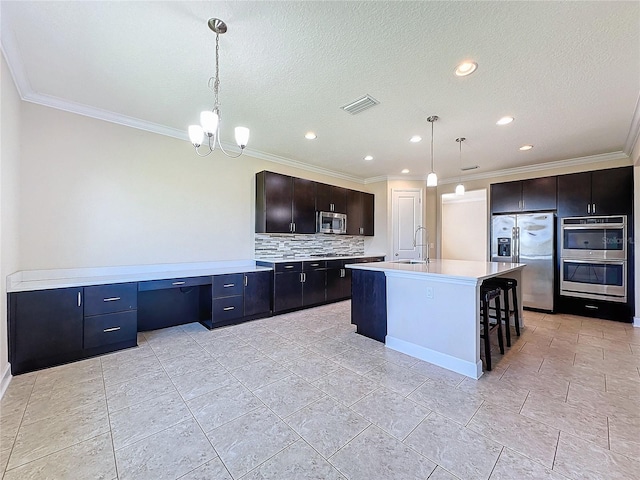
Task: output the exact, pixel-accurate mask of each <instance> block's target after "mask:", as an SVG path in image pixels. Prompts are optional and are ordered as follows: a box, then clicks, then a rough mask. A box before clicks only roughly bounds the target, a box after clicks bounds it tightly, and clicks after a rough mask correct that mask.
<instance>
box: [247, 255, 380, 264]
mask: <svg viewBox="0 0 640 480" xmlns="http://www.w3.org/2000/svg"><path fill="white" fill-rule="evenodd" d="M385 256H386V255H385V254H384V253H372V254H367V255H364V254H363V255H327V256H326V257H274V258H256V261H257V262H268V263H287V262H313V261H319V260H351V259H354V258H369V257H385Z"/></svg>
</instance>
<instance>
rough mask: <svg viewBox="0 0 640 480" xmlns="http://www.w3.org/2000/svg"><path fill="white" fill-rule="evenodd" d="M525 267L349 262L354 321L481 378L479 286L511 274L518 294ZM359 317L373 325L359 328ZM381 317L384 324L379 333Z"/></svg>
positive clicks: (400, 347)
mask: <svg viewBox="0 0 640 480" xmlns="http://www.w3.org/2000/svg"><path fill="white" fill-rule="evenodd" d="M524 266H525V265H524V264H522V263H507V262H474V261H463V260H431V261H430V262H429V263H408V262H403V261H399V262H379V263H361V264H355V265H349V267H348V268H351V269H352V271H353V273H352V275H353V277H352V279H353V291H352V319H353V323H355V324H356V325H358V332H359V333H363V334H365V335H367V336H371V337H373V338H376V334H373V335H370V334H368V332H369V331H371V332H376V333H377V336H378V338H377V339H378V340H381V341H384V343H385V344H386V346H387V347H389V348H392V349H394V350H397V351H399V352H402V353H405V354H407V355H411V356H413V357H416V358H419V359H421V360H424V361H427V362H430V363H433V364H435V365H439V366H441V367H443V368H447V369H449V370H453V371H454V372H458V373H461V374H463V375H466V376H468V377H472V378H480V376H481V375H482V361H481V360H480V286H481V285H482V282H483V281H484V280H486V279H488V278H492V277H498V276H504V277H509V278H514V279H516V280H517V282H518V295H519V296H520V292H519V290H520V287H521V283H522V275H521V273H522V269H523V268H524ZM520 303H521V302H520ZM521 313H522V312H521ZM363 318H365V319H366V322H367V324H368V325H371V322H373V324H376V325H377V326H374V327H373V328H369V327H368V326H365V327H364V328H362V329H361V327H360V325H359V324H361V323H362V322H363ZM520 319H522V314H521V315H520ZM521 321H522V320H521ZM381 322H384V323H386V334H383V335H384V336H383V338H380V337H381V335H380V333H379V332H380V324H381ZM361 330H363V331H361Z"/></svg>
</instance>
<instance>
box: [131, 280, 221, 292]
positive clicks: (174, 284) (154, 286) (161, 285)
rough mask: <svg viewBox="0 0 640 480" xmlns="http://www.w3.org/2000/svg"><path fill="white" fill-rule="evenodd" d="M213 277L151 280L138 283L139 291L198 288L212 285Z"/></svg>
mask: <svg viewBox="0 0 640 480" xmlns="http://www.w3.org/2000/svg"><path fill="white" fill-rule="evenodd" d="M210 284H211V277H186V278H171V279H168V280H149V281H147V282H138V291H140V292H143V291H146V290H162V289H165V288H180V287H196V286H198V285H210Z"/></svg>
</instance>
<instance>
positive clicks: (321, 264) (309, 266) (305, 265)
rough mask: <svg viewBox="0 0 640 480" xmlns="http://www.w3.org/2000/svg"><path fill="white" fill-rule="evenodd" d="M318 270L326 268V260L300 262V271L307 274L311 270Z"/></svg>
mask: <svg viewBox="0 0 640 480" xmlns="http://www.w3.org/2000/svg"><path fill="white" fill-rule="evenodd" d="M320 268H327V261H326V260H306V261H304V262H302V271H303V272H309V271H311V270H318V269H320Z"/></svg>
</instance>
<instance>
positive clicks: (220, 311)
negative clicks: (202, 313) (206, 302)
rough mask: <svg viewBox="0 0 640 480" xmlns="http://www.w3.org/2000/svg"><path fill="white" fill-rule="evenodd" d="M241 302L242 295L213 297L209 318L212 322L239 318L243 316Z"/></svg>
mask: <svg viewBox="0 0 640 480" xmlns="http://www.w3.org/2000/svg"><path fill="white" fill-rule="evenodd" d="M242 304H243V302H242V295H236V296H234V297H223V298H214V299H213V305H212V308H211V320H212V321H213V323H217V322H222V321H225V320H233V319H234V318H241V317H242V316H243V311H242Z"/></svg>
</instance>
